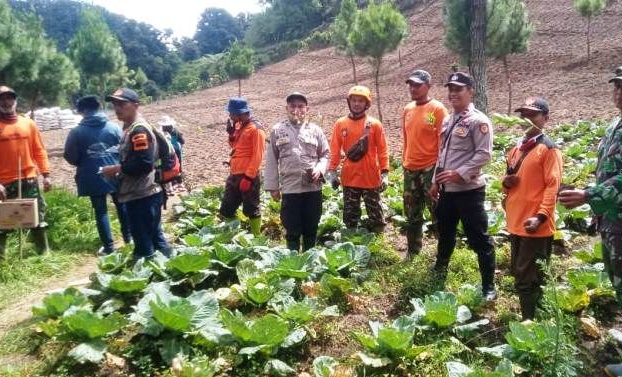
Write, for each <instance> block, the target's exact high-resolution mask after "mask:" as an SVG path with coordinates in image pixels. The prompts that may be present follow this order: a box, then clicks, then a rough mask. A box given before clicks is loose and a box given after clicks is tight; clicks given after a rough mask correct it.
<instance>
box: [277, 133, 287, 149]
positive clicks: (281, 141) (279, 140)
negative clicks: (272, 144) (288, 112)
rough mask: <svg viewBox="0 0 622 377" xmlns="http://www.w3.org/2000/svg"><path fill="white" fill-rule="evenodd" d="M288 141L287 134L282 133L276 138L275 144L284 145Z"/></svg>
mask: <svg viewBox="0 0 622 377" xmlns="http://www.w3.org/2000/svg"><path fill="white" fill-rule="evenodd" d="M288 143H289V136H287V135H282V136H279V137H277V138H276V146H277V147H278V146H280V145H284V144H288Z"/></svg>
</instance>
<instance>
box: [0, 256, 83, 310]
mask: <svg viewBox="0 0 622 377" xmlns="http://www.w3.org/2000/svg"><path fill="white" fill-rule="evenodd" d="M87 259H88V256H87V255H85V254H75V253H69V254H68V253H64V252H61V253H57V252H51V253H48V254H46V255H35V256H31V257H28V258H25V259H23V260H19V259H14V260H8V261H7V262H6V263H4V264H2V265H0V308H6V307H7V306H8V305H9V304H11V303H13V302H16V301H19V300H20V299H22V298H23V295H24V294H27V293H30V292H32V291H35V290H37V289H39V288H41V287H42V286H44V285H45V284H46V283H47V282H48V280H49V279H50V278H52V277H58V276H62V275H65V274H66V273H67V272H68V271H70V270H71V269H72V268H73V267H75V266H76V265H79V264H81V263H83V262H85V261H86V260H87Z"/></svg>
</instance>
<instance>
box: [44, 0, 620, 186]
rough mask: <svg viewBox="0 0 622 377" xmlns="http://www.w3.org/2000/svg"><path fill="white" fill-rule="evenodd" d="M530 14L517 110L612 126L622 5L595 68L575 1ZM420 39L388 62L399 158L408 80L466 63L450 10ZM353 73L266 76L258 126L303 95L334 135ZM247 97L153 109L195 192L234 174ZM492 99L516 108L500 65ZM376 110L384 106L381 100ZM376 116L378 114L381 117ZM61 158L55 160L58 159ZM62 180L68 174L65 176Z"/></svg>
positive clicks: (268, 72) (53, 136)
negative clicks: (531, 104)
mask: <svg viewBox="0 0 622 377" xmlns="http://www.w3.org/2000/svg"><path fill="white" fill-rule="evenodd" d="M527 6H528V9H529V12H530V18H531V20H532V21H533V22H534V24H535V32H534V36H533V39H532V42H531V46H530V51H529V52H528V53H526V54H523V55H517V56H512V57H510V59H509V60H510V64H511V67H512V76H513V81H514V99H513V100H514V103H518V102H520V101H522V100H523V99H524V98H525V97H526V96H529V95H543V96H545V97H546V98H547V99H548V100H549V102H550V105H551V119H552V122H554V123H557V122H561V121H574V120H576V119H593V118H600V119H608V118H610V117H611V116H613V115H614V114H615V113H616V111H615V109H614V108H613V106H612V105H611V94H610V93H611V91H610V87H609V84H607V80H608V78H609V77H610V76H611V72H612V70H613V68H614V67H615V66H617V65H622V43H620V41H622V28H620V27H619V25H620V21H619V20H620V19H621V18H622V2H620V1H614V2H613V3H612V4H611V5H610V6H609V7H608V9H607V10H606V11H605V12H604V13H603V14H602V15H600V16H598V17H596V18H595V19H594V20H593V35H592V40H593V43H592V45H593V46H592V49H593V55H592V56H593V58H592V62H591V63H590V66H589V67H586V66H585V64H584V60H585V36H584V29H585V27H584V26H585V24H584V21H583V19H581V17H580V16H579V15H578V14H577V12H576V11H575V10H574V9H573V8H572V2H571V1H561V0H529V1H527ZM409 20H410V30H411V31H410V36H409V37H408V38H407V40H406V41H405V42H404V45H403V47H402V49H401V55H402V63H403V64H402V65H401V66H400V64H399V59H398V54H397V52H395V53H393V54H391V55H389V56H387V57H386V59H385V61H384V64H383V70H382V77H381V81H382V85H381V89H380V92H381V93H380V94H381V97H382V103H383V115H384V118H385V119H384V123H385V127H386V130H387V134H388V137H389V141H390V147H391V152H392V153H393V154H399V151H400V148H401V137H400V129H399V122H398V120H399V116H400V114H401V110H402V108H403V106H404V105H405V104H406V103H407V102H408V100H409V97H408V93H407V89H406V85H405V83H404V80H405V78H406V77H407V76H408V74H409V73H410V72H411V71H412V70H413V69H415V68H423V69H427V70H428V71H429V72H430V73H431V74H432V76H433V78H434V80H435V82H436V83H438V84H440V83H442V81H444V80H445V78H446V75H447V74H448V72H449V71H450V66H451V64H452V63H454V62H456V61H458V58H457V57H456V56H454V55H452V54H450V53H449V52H448V51H447V50H446V49H445V47H444V46H443V33H444V30H443V17H442V1H440V0H436V1H431V2H429V3H428V4H427V5H425V6H423V7H419V8H417V9H415V11H414V12H413V14H412V15H411V16H410V17H409ZM357 62H358V76H359V79H360V80H361V83H362V84H365V85H369V86H372V84H373V81H372V71H371V68H370V66H369V64H368V63H367V62H366V61H365V60H363V59H358V60H357ZM351 80H352V76H351V66H350V65H349V62H348V60H347V59H345V58H344V57H342V56H339V55H337V54H336V53H335V52H334V50H333V49H332V48H329V49H323V50H318V51H313V52H302V53H299V54H297V55H295V56H293V57H291V58H289V59H287V60H284V61H282V62H279V63H277V64H273V65H270V66H267V67H264V68H262V69H260V70H258V71H257V72H256V73H255V74H254V75H253V76H252V77H251V78H249V79H248V80H245V81H244V82H243V92H244V94H245V96H246V97H247V98H248V99H249V101H250V104H251V106H252V108H253V110H254V114H255V116H256V117H257V118H258V119H260V120H261V121H262V122H263V123H264V125H265V126H266V128H269V127H270V125H272V124H274V123H275V122H277V121H278V120H280V119H282V118H283V113H284V106H285V103H284V102H285V100H284V98H285V96H286V94H287V93H288V92H291V91H294V90H298V91H302V92H304V93H306V94H308V96H309V99H310V107H311V112H312V113H313V115H314V117H315V119H316V121H317V122H318V123H320V124H321V125H322V126H323V127H324V129H325V131H326V132H327V134H329V132H330V130H331V128H332V124H333V122H334V121H335V120H336V119H337V118H338V117H340V116H342V115H345V114H346V113H347V107H346V103H345V95H346V92H347V90H348V88H349V87H350V86H351V85H352V82H351ZM236 93H237V82H229V83H227V84H225V85H222V86H219V87H215V88H211V89H207V90H203V91H199V92H196V93H193V94H191V95H188V96H184V97H179V98H174V99H170V100H166V101H161V102H158V103H154V104H151V105H149V106H146V107H145V108H144V109H143V113H144V115H145V116H146V117H147V119H148V120H150V121H157V119H158V118H159V117H160V116H161V115H162V114H168V115H171V116H173V117H174V118H175V119H176V120H177V121H178V122H180V123H182V124H184V125H186V126H184V127H183V128H182V131H183V132H184V134H185V135H186V140H187V144H186V147H185V153H186V155H185V165H186V166H185V171H186V173H187V176H188V182H189V183H191V185H194V186H196V185H203V184H207V183H211V184H220V183H222V181H223V177H224V176H225V175H226V174H227V169H226V167H225V165H223V164H222V162H223V161H226V160H227V159H228V155H229V150H228V146H227V144H226V142H225V141H226V134H225V130H224V123H225V119H226V117H227V114H226V113H225V110H224V108H225V105H226V103H227V100H228V98H229V97H230V96H233V95H235V94H236ZM432 94H433V96H434V97H436V98H438V99H440V100H441V101H443V102H445V103H447V100H446V92H445V90H444V88H443V87H442V86H441V85H437V86H435V87H434V88H433V90H432ZM488 96H489V103H490V104H489V107H490V110H491V112H504V111H505V110H506V108H507V92H506V83H505V79H504V75H503V66H502V64H501V63H500V62H497V61H494V60H490V61H489V62H488ZM375 100H377V99H376V98H375ZM374 113H375V106H374V107H373V108H372V112H371V114H372V115H373V114H374ZM65 136H66V131H57V132H53V133H47V134H46V135H45V139H46V142H47V145H48V147H51V149H52V150H53V151H54V150H56V151H58V148H60V147H62V142H63V141H64V137H65ZM53 154H54V153H53ZM54 155H55V156H56V157H53V164H54V166H55V167H56V170H57V171H60V173H59V174H60V175H61V176H62V177H61V180H62V181H63V182H65V183H71V179H70V178H69V177H71V174H72V173H71V171H72V169H71V168H70V167H68V166H67V165H66V164H65V163H64V162H63V161H61V160H62V156H60V155H57V154H54ZM57 176H58V174H57Z"/></svg>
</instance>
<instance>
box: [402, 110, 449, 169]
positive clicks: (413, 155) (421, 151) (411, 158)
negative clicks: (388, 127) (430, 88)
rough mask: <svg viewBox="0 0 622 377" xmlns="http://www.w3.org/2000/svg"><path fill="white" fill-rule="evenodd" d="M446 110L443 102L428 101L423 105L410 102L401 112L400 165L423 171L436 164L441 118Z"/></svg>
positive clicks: (442, 118) (445, 113) (445, 115)
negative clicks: (402, 146) (401, 140)
mask: <svg viewBox="0 0 622 377" xmlns="http://www.w3.org/2000/svg"><path fill="white" fill-rule="evenodd" d="M448 114H449V112H448V111H447V108H445V105H443V104H442V103H441V102H439V101H437V100H434V99H433V100H430V101H429V102H427V103H425V104H423V105H417V103H416V102H414V101H413V102H411V103H409V104H408V105H406V107H405V108H404V112H403V113H402V136H403V138H404V148H403V150H402V166H404V168H406V169H408V170H422V169H425V168H428V167H430V166H432V165H434V164H436V160H437V159H438V150H439V146H440V139H441V130H442V128H443V127H442V126H443V120H444V119H445V117H447V115H448Z"/></svg>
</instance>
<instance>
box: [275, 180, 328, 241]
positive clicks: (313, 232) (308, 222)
mask: <svg viewBox="0 0 622 377" xmlns="http://www.w3.org/2000/svg"><path fill="white" fill-rule="evenodd" d="M321 216H322V192H321V191H310V192H303V193H299V194H283V196H282V203H281V222H282V223H283V226H284V227H285V241H286V242H287V248H288V249H290V250H296V251H300V237H301V236H302V240H303V250H308V249H310V248H312V247H313V246H315V239H316V237H317V228H318V224H319V222H320V217H321Z"/></svg>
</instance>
